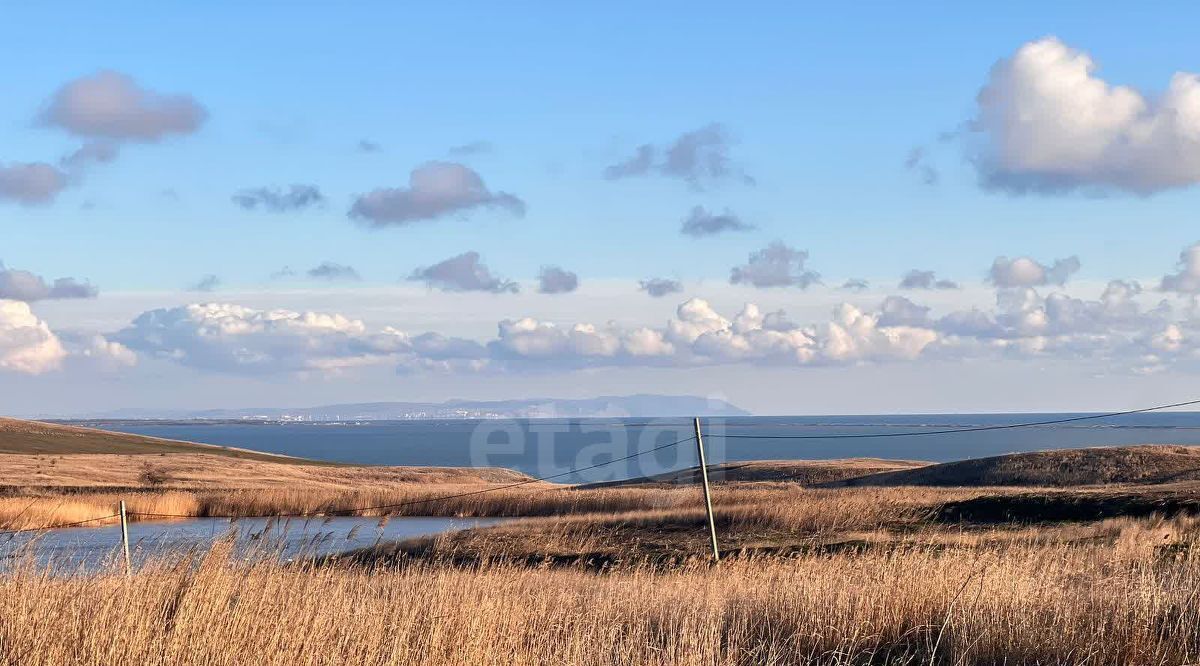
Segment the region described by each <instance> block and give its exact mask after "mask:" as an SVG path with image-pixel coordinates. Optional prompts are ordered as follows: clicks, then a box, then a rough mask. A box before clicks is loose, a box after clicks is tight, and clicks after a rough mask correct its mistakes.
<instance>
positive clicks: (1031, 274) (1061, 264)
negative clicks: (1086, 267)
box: [988, 257, 1080, 287]
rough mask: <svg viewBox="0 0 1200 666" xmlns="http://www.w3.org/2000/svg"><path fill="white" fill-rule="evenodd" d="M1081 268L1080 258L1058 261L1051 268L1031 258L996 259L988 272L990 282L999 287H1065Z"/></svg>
mask: <svg viewBox="0 0 1200 666" xmlns="http://www.w3.org/2000/svg"><path fill="white" fill-rule="evenodd" d="M1079 267H1080V263H1079V257H1067V258H1065V259H1056V260H1055V261H1054V263H1053V264H1052V265H1050V266H1047V265H1045V264H1042V263H1039V262H1037V261H1035V260H1033V259H1030V258H1029V257H1017V258H1015V259H1009V258H1008V257H996V260H995V261H994V262H992V268H991V270H989V271H988V281H990V282H991V283H992V284H994V285H996V286H997V287H1038V286H1043V285H1063V284H1066V282H1067V279H1068V278H1069V277H1071V275H1072V274H1074V273H1076V272H1078V271H1079Z"/></svg>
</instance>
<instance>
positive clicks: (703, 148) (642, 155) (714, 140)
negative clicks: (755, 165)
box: [604, 123, 754, 188]
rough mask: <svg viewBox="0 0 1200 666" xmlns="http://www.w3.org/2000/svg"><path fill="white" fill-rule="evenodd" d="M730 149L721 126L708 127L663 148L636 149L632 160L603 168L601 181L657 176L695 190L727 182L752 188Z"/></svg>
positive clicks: (726, 136)
mask: <svg viewBox="0 0 1200 666" xmlns="http://www.w3.org/2000/svg"><path fill="white" fill-rule="evenodd" d="M729 149H730V137H729V132H728V130H726V128H725V126H724V125H721V124H720V123H711V124H709V125H705V126H704V127H701V128H699V129H696V130H692V131H691V132H685V133H684V134H682V135H680V136H679V137H678V138H677V139H675V140H674V141H673V142H671V143H670V144H669V145H666V146H662V147H658V146H654V145H652V144H644V145H642V146H639V147H638V148H637V150H636V151H635V153H634V154H633V155H632V156H630V157H629V158H627V159H625V160H623V161H621V162H618V163H616V164H613V165H611V166H609V167H608V168H606V169H605V170H604V177H605V178H607V179H609V180H618V179H621V178H629V177H633V176H644V175H648V174H658V175H660V176H665V177H668V178H678V179H680V180H683V181H685V182H687V183H688V184H689V185H691V186H692V187H696V188H699V187H701V186H702V185H703V184H704V183H706V182H710V181H717V180H726V179H737V180H740V181H741V182H743V183H745V184H748V185H753V184H754V179H753V178H751V177H750V176H747V175H746V174H745V173H744V172H743V171H742V170H741V169H740V168H739V167H737V166H736V165H734V164H733V161H732V159H731V158H730V156H729V152H730V150H729Z"/></svg>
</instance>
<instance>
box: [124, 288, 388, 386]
mask: <svg viewBox="0 0 1200 666" xmlns="http://www.w3.org/2000/svg"><path fill="white" fill-rule="evenodd" d="M112 339H113V340H114V341H115V342H117V343H120V344H122V345H124V346H126V347H128V348H129V349H132V350H134V351H136V352H138V353H141V354H146V355H149V356H151V357H154V358H162V359H167V360H171V361H174V362H176V363H180V364H182V365H187V366H192V367H197V368H202V369H206V370H217V371H225V372H238V373H242V372H245V373H276V372H305V371H336V370H342V369H346V368H351V367H356V366H362V365H370V364H380V363H392V362H395V361H396V359H397V357H399V356H400V355H402V354H403V353H405V352H407V351H408V349H409V340H408V336H407V335H405V334H403V333H401V332H399V331H396V330H394V329H383V330H381V331H377V332H370V331H368V330H367V327H366V325H365V324H363V322H361V321H359V320H355V319H350V318H347V317H344V316H342V315H340V314H326V313H317V312H294V311H291V310H255V309H252V308H245V307H241V306H238V305H231V304H223V303H205V304H192V305H187V306H182V307H175V308H163V309H158V310H151V311H149V312H145V313H143V314H141V315H139V316H138V317H137V318H136V319H135V320H134V321H133V322H132V323H131V324H130V325H129V326H128V327H126V328H124V329H122V330H121V331H119V332H118V333H116V334H115V335H114V336H112Z"/></svg>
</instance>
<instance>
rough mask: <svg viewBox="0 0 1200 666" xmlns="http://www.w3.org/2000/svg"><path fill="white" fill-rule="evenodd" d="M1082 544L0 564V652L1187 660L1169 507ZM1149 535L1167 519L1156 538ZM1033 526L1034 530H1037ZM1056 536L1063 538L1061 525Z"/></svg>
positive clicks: (410, 659)
mask: <svg viewBox="0 0 1200 666" xmlns="http://www.w3.org/2000/svg"><path fill="white" fill-rule="evenodd" d="M1088 529H1090V530H1091V532H1089V536H1093V537H1096V536H1105V537H1106V538H1103V539H1092V540H1088V541H1078V540H1070V541H1062V540H1060V541H1053V540H1043V541H1041V542H1038V541H1036V540H1024V541H1009V542H1005V543H999V544H991V545H979V544H974V545H960V546H956V547H950V548H946V547H941V548H907V549H900V550H892V551H878V552H876V551H870V552H863V553H854V554H848V553H833V554H830V553H823V554H810V555H804V556H800V557H796V558H792V559H786V560H785V559H776V558H772V559H762V558H743V559H731V560H727V561H724V562H722V563H721V564H720V565H717V566H715V567H714V566H711V565H708V564H706V563H704V562H703V561H702V560H700V559H694V560H691V561H689V562H687V563H684V564H682V565H680V566H678V567H675V568H672V569H670V570H663V569H661V568H632V569H625V570H618V571H612V572H609V573H605V574H596V573H591V572H589V571H586V570H583V569H579V568H570V567H568V568H539V567H518V566H511V565H484V566H478V567H473V568H463V567H449V566H443V565H440V564H437V563H432V562H428V563H413V564H410V565H407V566H404V567H399V568H387V569H366V568H361V567H352V566H340V565H339V566H330V565H323V566H319V565H315V564H312V563H308V564H304V565H296V566H286V565H281V564H277V563H271V562H264V561H261V560H257V561H253V562H247V561H245V560H242V559H239V558H236V557H234V556H232V555H231V551H230V549H229V546H228V545H227V544H220V545H218V546H217V547H215V548H214V549H213V550H212V551H211V552H208V553H206V554H203V555H201V556H198V558H197V559H196V560H194V561H190V562H189V561H186V560H183V561H181V560H179V559H166V558H164V559H157V560H153V561H150V562H147V563H144V564H143V565H142V566H141V568H140V569H139V571H138V572H137V573H135V575H134V576H133V577H132V578H130V579H126V578H125V577H124V576H122V575H120V574H118V573H116V572H112V573H100V574H95V575H83V576H74V577H63V576H56V575H51V574H49V573H48V572H47V571H45V570H40V569H38V568H36V567H34V566H32V565H28V564H25V565H16V566H15V568H13V569H12V570H10V571H9V572H7V573H6V574H4V575H0V660H4V661H6V662H7V663H81V664H113V665H121V664H183V665H190V664H244V663H261V664H297V663H304V664H349V663H353V664H417V665H426V666H448V665H455V666H457V665H459V664H465V663H470V664H475V665H480V666H486V665H492V664H497V665H499V664H573V665H581V666H591V665H596V666H599V665H605V666H610V665H611V666H616V665H618V664H620V665H627V664H652V665H653V664H661V665H667V664H686V665H690V664H696V665H701V664H703V665H713V664H720V665H742V664H747V665H748V664H766V665H775V666H783V665H793V664H830V665H843V664H1000V663H1005V664H1091V665H1095V666H1103V665H1108V664H1112V665H1118V664H1120V665H1126V664H1139V665H1141V664H1145V665H1158V664H1161V665H1167V664H1185V663H1195V662H1196V661H1197V659H1200V603H1197V599H1196V595H1197V591H1198V590H1200V555H1198V551H1197V549H1195V548H1194V547H1193V546H1194V545H1195V541H1196V533H1197V528H1196V523H1195V521H1189V520H1178V521H1163V520H1136V521H1134V520H1122V521H1108V522H1106V523H1105V524H1103V525H1096V526H1092V527H1091V528H1088ZM1164 530H1165V531H1166V532H1167V533H1169V534H1171V535H1173V536H1172V537H1171V539H1170V543H1168V544H1165V545H1164V543H1163V539H1162V534H1163V532H1164ZM1048 534H1049V531H1047V532H1046V534H1044V535H1043V536H1048ZM1071 536H1072V538H1073V537H1075V536H1079V535H1077V534H1076V535H1071Z"/></svg>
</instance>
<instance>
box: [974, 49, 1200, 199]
mask: <svg viewBox="0 0 1200 666" xmlns="http://www.w3.org/2000/svg"><path fill="white" fill-rule="evenodd" d="M1097 71H1098V68H1097V65H1096V63H1095V61H1093V60H1092V58H1091V56H1089V55H1088V54H1087V53H1084V52H1082V51H1078V50H1075V49H1073V48H1071V47H1069V46H1067V45H1066V44H1064V43H1062V42H1061V41H1059V40H1058V39H1057V38H1055V37H1046V38H1043V39H1039V40H1037V41H1033V42H1028V43H1026V44H1023V45H1022V46H1021V47H1020V48H1019V49H1017V51H1016V52H1015V53H1014V54H1012V55H1011V56H1010V57H1008V58H1005V59H1003V60H1001V61H999V62H998V63H996V65H995V66H993V67H992V71H991V74H990V75H989V77H988V81H987V83H986V85H984V87H983V89H982V90H980V91H979V95H978V97H977V103H978V109H977V111H976V114H975V117H974V119H973V121H972V122H971V129H972V130H973V133H972V134H973V139H974V140H975V142H974V144H973V145H972V146H971V159H972V162H973V163H974V164H975V166H976V168H977V169H978V171H979V175H980V178H981V180H982V182H983V184H984V185H985V186H987V187H991V188H998V189H1003V190H1007V191H1010V192H1018V193H1021V192H1061V191H1067V190H1073V189H1079V188H1084V189H1101V190H1120V191H1126V192H1133V193H1136V194H1142V195H1148V194H1152V193H1154V192H1158V191H1161V190H1165V189H1170V188H1178V187H1186V186H1190V185H1194V184H1195V183H1196V182H1197V181H1200V77H1198V76H1197V75H1196V74H1191V73H1187V72H1178V73H1176V74H1174V75H1173V76H1172V77H1171V80H1170V82H1169V84H1168V86H1167V89H1166V91H1165V92H1164V93H1163V94H1162V95H1160V96H1157V97H1153V98H1152V97H1148V96H1146V95H1143V94H1142V93H1140V92H1138V91H1137V90H1134V89H1133V88H1130V87H1126V86H1120V85H1114V84H1111V83H1109V82H1108V81H1106V80H1104V79H1103V78H1100V77H1099V76H1098V75H1097Z"/></svg>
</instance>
